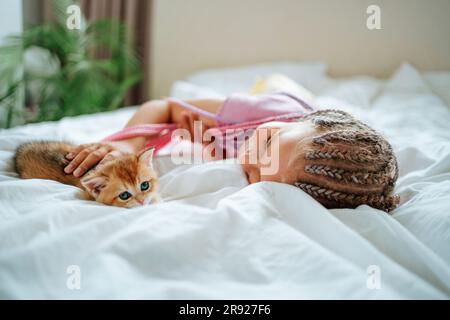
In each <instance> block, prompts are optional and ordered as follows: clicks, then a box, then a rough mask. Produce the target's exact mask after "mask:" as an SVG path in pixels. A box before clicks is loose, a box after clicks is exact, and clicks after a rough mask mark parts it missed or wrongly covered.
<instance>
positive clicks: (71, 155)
mask: <svg viewBox="0 0 450 320" xmlns="http://www.w3.org/2000/svg"><path fill="white" fill-rule="evenodd" d="M92 146H93V144H92V143H89V144H81V145H79V146H78V147H75V148H73V149H72V150H70V152H69V153H68V154H66V159H68V160H72V159H74V158H75V157H76V156H77V155H78V154H79V153H80V152H81V151H83V150H84V149H86V148H89V147H92Z"/></svg>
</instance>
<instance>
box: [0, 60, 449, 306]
mask: <svg viewBox="0 0 450 320" xmlns="http://www.w3.org/2000/svg"><path fill="white" fill-rule="evenodd" d="M313 69H314V68H313ZM236 72H237V71H236ZM278 72H279V71H278ZM308 72H314V75H311V78H310V79H316V80H315V83H311V84H310V85H309V88H310V89H311V88H315V90H314V91H313V92H314V93H316V94H317V95H318V100H317V102H318V104H319V105H320V106H321V107H325V106H327V107H339V108H342V109H345V110H349V111H351V112H353V113H355V114H356V115H357V116H359V117H361V118H363V119H364V120H366V121H368V122H370V123H371V124H372V125H373V126H375V127H377V128H378V129H379V130H381V131H382V132H383V133H385V134H386V136H387V137H388V139H389V140H390V141H391V142H392V144H393V146H394V149H395V151H396V153H397V156H398V159H399V163H400V169H401V170H400V173H401V177H400V179H399V182H398V186H397V191H398V192H399V193H400V194H401V196H402V203H403V204H402V206H401V207H400V208H399V209H397V210H396V211H395V212H394V214H393V215H392V216H389V215H387V214H384V213H382V212H380V211H378V210H375V209H372V208H370V207H367V206H361V207H359V208H357V209H355V210H350V209H342V210H326V209H324V208H323V207H322V206H320V205H319V204H318V203H317V202H316V201H314V200H313V199H311V198H310V197H309V196H308V195H307V194H305V193H303V192H302V191H301V190H298V189H297V188H295V187H292V186H289V185H283V184H277V183H259V184H254V185H247V183H246V181H245V178H244V176H243V174H242V172H241V170H240V168H239V166H238V165H236V164H234V163H232V162H230V161H228V163H211V164H203V165H185V166H178V167H175V168H172V167H171V166H170V165H169V163H168V162H167V159H164V158H160V159H159V160H157V165H158V167H159V168H160V170H161V171H162V174H161V178H160V189H161V193H162V196H163V198H164V199H165V202H164V203H161V204H158V205H154V206H147V207H142V208H135V209H131V210H127V209H119V208H113V207H107V206H103V205H100V204H97V203H95V202H89V201H82V200H79V199H78V190H77V188H74V187H71V186H66V185H62V184H59V183H56V182H53V181H44V180H31V181H30V180H27V181H24V180H19V179H17V177H16V174H15V173H14V172H13V168H12V156H13V152H14V149H15V148H16V147H17V146H18V145H19V144H20V143H22V142H25V141H29V140H30V139H47V138H51V139H70V140H72V141H74V142H80V143H81V142H88V141H95V140H98V139H100V138H102V137H104V136H105V135H107V134H109V133H112V132H113V131H115V130H117V129H119V128H120V127H121V126H123V125H124V123H125V122H126V120H127V118H128V117H129V116H130V114H131V113H132V112H133V110H134V109H133V108H129V109H124V110H120V111H117V112H112V113H107V114H98V115H92V116H82V117H77V118H69V119H64V120H62V121H60V122H57V123H44V124H39V125H28V126H24V127H19V128H16V129H12V130H4V131H1V132H0V298H75V299H79V298H167V299H186V298H187V299H191V298H192V299H196V298H205V299H222V298H225V299H226V298H262V299H281V298H287V299H300V298H307V299H309V298H375V299H376V298H388V299H390V298H392V299H397V298H439V299H448V298H449V297H450V132H449V123H450V108H449V107H448V106H447V105H446V104H445V103H444V102H443V99H441V98H440V97H439V96H438V95H436V94H435V91H434V90H432V88H430V86H429V83H428V82H427V81H426V80H425V79H424V77H423V76H422V75H421V74H420V73H418V72H417V71H416V70H414V69H413V68H412V67H410V66H408V65H405V66H403V67H402V68H400V69H399V70H398V71H397V73H396V74H395V75H393V76H392V78H391V79H390V80H389V81H387V82H383V81H380V80H375V79H370V78H354V79H347V80H345V81H332V80H330V79H328V78H326V76H325V74H324V72H323V70H316V69H314V70H309V71H308ZM317 72H319V73H321V74H318V73H317ZM250 73H251V72H250ZM255 76H257V74H255ZM303 76H305V77H306V78H308V73H306V74H304V75H303ZM206 77H210V78H214V77H216V79H221V77H223V74H221V73H220V72H216V73H208V74H206ZM206 79H207V78H206ZM194 80H195V78H194ZM296 80H297V81H299V82H302V79H301V78H298V79H296ZM203 81H205V79H203ZM215 83H220V81H216V82H215ZM234 85H236V86H237V84H236V83H235V84H234ZM246 85H247V84H246V83H243V84H242V86H241V87H240V88H241V89H242V90H245V89H246ZM236 88H238V89H239V87H238V86H237V87H236ZM202 90H203V91H202ZM449 90H450V88H449ZM202 92H206V93H208V92H209V94H215V95H223V94H226V93H227V92H226V90H223V91H221V90H220V86H217V85H216V87H209V88H205V86H204V85H200V84H198V83H195V81H191V82H189V83H184V82H179V83H177V84H176V86H175V87H174V92H173V93H174V95H177V96H183V97H186V96H196V95H197V96H198V95H201V93H202ZM70 266H76V267H78V268H79V271H80V276H81V277H80V278H79V279H80V288H79V289H71V288H72V287H71V286H67V281H68V279H69V280H73V278H72V276H73V275H74V273H72V271H71V269H69V273H68V272H67V271H68V268H69V267H70ZM373 270H375V275H374V274H373V273H371V272H373ZM377 271H379V273H376V272H377ZM370 274H372V276H370ZM377 279H379V280H380V282H379V283H380V285H381V287H380V288H379V289H374V286H373V284H376V283H377V282H376V280H377ZM373 281H375V282H373ZM375 287H376V286H375Z"/></svg>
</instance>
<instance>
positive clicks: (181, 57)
mask: <svg viewBox="0 0 450 320" xmlns="http://www.w3.org/2000/svg"><path fill="white" fill-rule="evenodd" d="M370 5H377V6H378V7H379V8H380V15H379V17H380V22H381V24H380V26H381V29H374V30H370V29H369V28H368V27H367V19H368V18H369V16H370V17H371V18H377V17H375V16H374V15H373V14H374V12H372V11H370V12H369V13H367V8H368V7H369V6H370ZM375 14H376V13H375ZM449 14H450V0H432V1H429V0H339V1H337V0H335V1H333V0H189V1H185V0H170V1H167V0H155V1H154V7H153V17H152V23H153V29H152V30H153V34H152V61H151V67H150V72H151V74H152V81H151V82H152V88H151V92H152V97H153V98H159V97H161V96H164V95H167V94H168V93H169V89H170V85H171V83H172V82H173V81H175V80H178V79H182V78H184V77H186V76H187V75H188V74H190V73H192V72H195V71H199V70H201V69H205V68H220V67H231V66H241V65H248V64H254V63H262V62H273V61H279V60H290V61H325V62H327V63H328V65H329V73H330V74H331V75H332V76H349V75H355V74H366V75H372V76H378V77H384V76H387V75H388V74H390V73H391V72H392V71H393V70H394V69H395V68H396V67H397V66H398V65H399V64H400V63H401V62H402V61H408V62H410V63H412V64H413V65H414V66H415V67H417V68H419V69H422V70H442V69H450V19H449ZM371 21H373V20H371Z"/></svg>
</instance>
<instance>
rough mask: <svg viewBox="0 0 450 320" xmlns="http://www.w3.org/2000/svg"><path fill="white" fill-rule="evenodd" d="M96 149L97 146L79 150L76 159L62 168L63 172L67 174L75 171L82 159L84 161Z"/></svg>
mask: <svg viewBox="0 0 450 320" xmlns="http://www.w3.org/2000/svg"><path fill="white" fill-rule="evenodd" d="M97 148H98V146H91V147H88V148H85V149H83V150H81V151H80V152H79V153H78V154H77V155H76V157H75V158H74V159H73V160H72V161H71V162H70V163H69V165H68V166H66V167H65V168H64V172H65V173H68V174H70V173H72V172H73V171H74V170H75V169H77V168H78V166H79V165H80V164H81V163H82V162H83V161H84V159H86V157H87V156H88V155H89V154H90V153H91V152H94V151H95V150H96V149H97Z"/></svg>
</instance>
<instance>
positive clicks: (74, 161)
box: [64, 141, 139, 177]
mask: <svg viewBox="0 0 450 320" xmlns="http://www.w3.org/2000/svg"><path fill="white" fill-rule="evenodd" d="M137 150H139V149H138V148H137V145H136V144H133V143H130V142H126V141H116V142H100V143H89V144H82V145H80V146H78V147H75V148H74V149H73V150H71V152H70V153H68V154H67V155H66V159H68V160H71V162H70V163H69V164H68V165H67V166H66V167H65V168H64V172H65V173H67V174H71V173H73V175H74V176H75V177H81V176H82V175H83V174H85V173H86V171H88V170H89V169H91V168H92V167H94V166H95V165H97V164H98V163H104V162H106V161H109V160H111V159H114V158H116V157H119V156H122V155H125V154H132V153H135V152H137Z"/></svg>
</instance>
